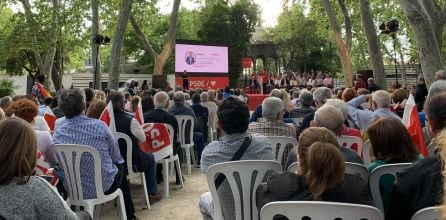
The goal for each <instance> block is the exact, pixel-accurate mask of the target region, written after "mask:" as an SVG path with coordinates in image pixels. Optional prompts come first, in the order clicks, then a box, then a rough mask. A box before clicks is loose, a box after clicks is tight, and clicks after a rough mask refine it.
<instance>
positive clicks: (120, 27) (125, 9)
mask: <svg viewBox="0 0 446 220" xmlns="http://www.w3.org/2000/svg"><path fill="white" fill-rule="evenodd" d="M131 8H132V0H122V3H121V9H120V11H119V19H118V24H117V25H116V30H115V35H114V39H113V45H112V52H111V56H110V67H109V68H108V69H109V70H108V72H109V75H108V88H109V89H114V90H118V88H119V75H120V72H119V66H120V65H119V64H120V61H121V49H122V44H123V43H124V35H125V30H126V28H127V24H128V22H129V18H130V14H131Z"/></svg>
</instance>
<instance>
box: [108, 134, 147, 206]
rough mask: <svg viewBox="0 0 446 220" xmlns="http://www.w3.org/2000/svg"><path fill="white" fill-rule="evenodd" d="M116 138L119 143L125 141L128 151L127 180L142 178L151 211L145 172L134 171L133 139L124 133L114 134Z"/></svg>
mask: <svg viewBox="0 0 446 220" xmlns="http://www.w3.org/2000/svg"><path fill="white" fill-rule="evenodd" d="M114 137H115V139H116V141H119V139H123V140H124V141H125V144H126V151H127V159H126V162H127V170H128V174H127V179H128V180H131V179H134V178H138V177H140V178H141V183H142V185H143V188H144V194H145V200H146V205H147V208H148V209H151V207H150V201H149V192H148V191H147V182H146V176H145V175H144V172H135V171H133V155H132V151H133V147H132V139H130V137H129V136H128V135H126V134H124V133H120V132H116V133H114Z"/></svg>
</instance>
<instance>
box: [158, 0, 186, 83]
mask: <svg viewBox="0 0 446 220" xmlns="http://www.w3.org/2000/svg"><path fill="white" fill-rule="evenodd" d="M180 3H181V0H175V1H174V3H173V7H172V13H170V24H169V30H168V32H167V39H166V42H165V43H164V47H163V50H162V51H161V53H160V54H159V55H158V56H157V58H156V59H155V67H154V70H153V75H162V74H163V72H164V66H166V61H167V59H168V58H169V56H170V54H171V53H172V49H173V46H174V44H175V36H176V31H177V23H178V22H177V21H178V10H179V8H180Z"/></svg>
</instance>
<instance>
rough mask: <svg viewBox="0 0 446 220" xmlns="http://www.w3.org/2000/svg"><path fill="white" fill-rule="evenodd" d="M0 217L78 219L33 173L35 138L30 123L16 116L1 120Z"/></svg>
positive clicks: (44, 182)
mask: <svg viewBox="0 0 446 220" xmlns="http://www.w3.org/2000/svg"><path fill="white" fill-rule="evenodd" d="M0 134H8V135H0V164H1V166H0V204H3V205H1V206H0V218H1V219H78V217H77V216H76V214H75V213H74V212H73V211H71V210H70V208H69V207H68V206H67V204H66V203H65V201H63V199H62V198H61V197H60V196H59V194H58V192H57V191H56V190H55V189H54V188H53V187H52V186H51V185H49V183H48V182H47V181H46V180H44V179H41V178H40V177H36V176H33V173H34V167H35V166H36V153H37V146H36V144H37V140H36V135H35V133H34V130H33V128H32V127H31V125H30V124H29V123H27V122H26V121H24V120H23V119H20V118H18V117H12V118H7V119H4V120H1V121H0Z"/></svg>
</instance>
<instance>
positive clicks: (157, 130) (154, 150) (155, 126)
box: [139, 123, 173, 161]
mask: <svg viewBox="0 0 446 220" xmlns="http://www.w3.org/2000/svg"><path fill="white" fill-rule="evenodd" d="M142 127H143V129H144V133H145V134H146V142H144V143H142V144H140V145H139V148H140V149H141V150H142V151H144V152H146V153H151V154H153V156H154V157H155V161H158V160H160V159H163V158H165V157H167V156H169V155H170V154H172V152H173V147H172V143H171V142H170V136H169V132H168V130H167V127H166V125H164V124H162V123H146V124H143V126H142ZM169 146H170V148H169Z"/></svg>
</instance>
